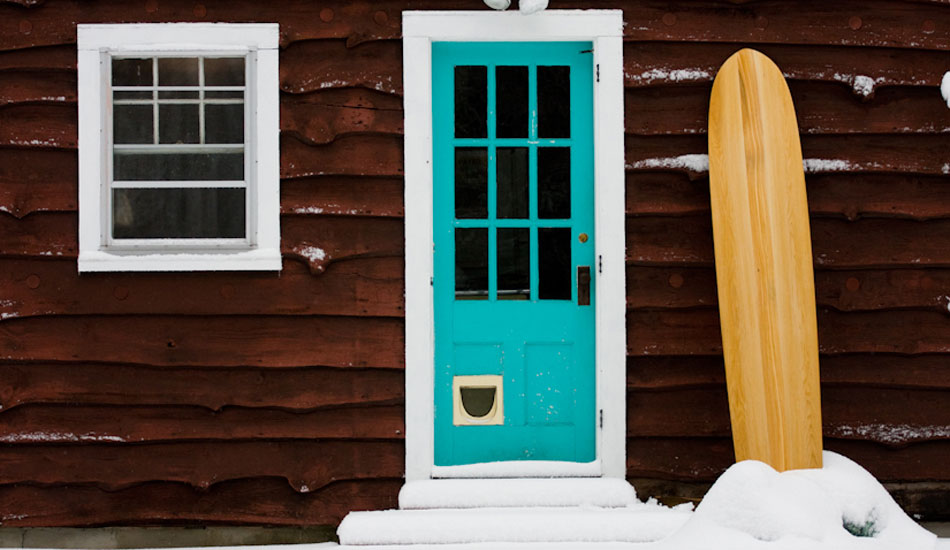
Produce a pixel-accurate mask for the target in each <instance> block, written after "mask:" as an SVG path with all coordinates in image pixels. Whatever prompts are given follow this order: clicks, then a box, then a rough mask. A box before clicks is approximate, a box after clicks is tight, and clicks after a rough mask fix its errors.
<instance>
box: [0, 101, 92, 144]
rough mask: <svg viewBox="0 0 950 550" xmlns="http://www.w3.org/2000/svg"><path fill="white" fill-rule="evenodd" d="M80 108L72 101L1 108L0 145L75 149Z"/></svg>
mask: <svg viewBox="0 0 950 550" xmlns="http://www.w3.org/2000/svg"><path fill="white" fill-rule="evenodd" d="M76 117H77V113H76V107H75V105H68V104H49V105H32V104H25V105H7V106H5V107H0V120H2V121H3V122H2V124H0V147H53V148H60V149H75V148H76V146H77V144H78V141H77V140H78V137H77V133H76V128H77V125H76Z"/></svg>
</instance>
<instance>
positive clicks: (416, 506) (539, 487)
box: [399, 478, 639, 510]
mask: <svg viewBox="0 0 950 550" xmlns="http://www.w3.org/2000/svg"><path fill="white" fill-rule="evenodd" d="M638 503H639V501H638V500H637V495H636V492H635V491H634V490H633V487H632V486H631V485H630V484H629V483H627V481H626V480H623V479H610V478H554V479H551V478H547V479H433V480H426V481H413V482H410V483H407V484H405V485H403V487H402V490H401V491H399V508H401V509H403V510H432V509H440V508H512V507H514V508H526V507H531V506H545V507H556V506H597V507H600V508H616V507H626V506H631V505H634V504H638Z"/></svg>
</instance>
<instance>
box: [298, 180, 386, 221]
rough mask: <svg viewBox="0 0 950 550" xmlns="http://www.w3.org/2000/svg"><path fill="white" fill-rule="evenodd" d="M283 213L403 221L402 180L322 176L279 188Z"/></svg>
mask: <svg viewBox="0 0 950 550" xmlns="http://www.w3.org/2000/svg"><path fill="white" fill-rule="evenodd" d="M280 210H281V213H283V214H325V215H342V216H380V217H393V218H402V217H403V214H404V211H403V180H402V179H398V178H358V177H346V176H343V177H338V176H324V177H311V178H299V179H292V180H286V181H283V182H281V185H280Z"/></svg>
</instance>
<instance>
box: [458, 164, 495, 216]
mask: <svg viewBox="0 0 950 550" xmlns="http://www.w3.org/2000/svg"><path fill="white" fill-rule="evenodd" d="M455 217H456V218H458V219H463V218H487V217H488V149H486V148H484V147H456V149H455Z"/></svg>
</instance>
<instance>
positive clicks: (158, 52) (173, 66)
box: [79, 24, 280, 271]
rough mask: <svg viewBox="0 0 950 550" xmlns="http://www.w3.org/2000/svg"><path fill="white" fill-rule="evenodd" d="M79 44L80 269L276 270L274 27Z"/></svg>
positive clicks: (103, 33) (125, 34)
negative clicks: (95, 112)
mask: <svg viewBox="0 0 950 550" xmlns="http://www.w3.org/2000/svg"><path fill="white" fill-rule="evenodd" d="M79 39H80V40H79V42H80V46H79V47H80V60H79V73H80V85H79V87H80V97H79V103H80V258H79V269H80V271H118V270H175V271H178V270H217V269H234V270H238V269H240V270H243V269H280V252H279V227H278V223H279V221H278V220H279V217H278V209H279V204H278V203H279V175H278V172H279V170H278V162H279V159H278V158H277V157H278V154H279V153H278V147H277V133H278V128H277V126H278V123H277V51H276V43H277V27H276V25H240V24H235V25H201V24H162V25H80V29H79ZM126 40H128V42H126ZM84 60H85V63H84ZM96 107H98V109H96ZM93 110H98V113H97V115H98V116H92V113H91V112H90V111H93Z"/></svg>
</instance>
